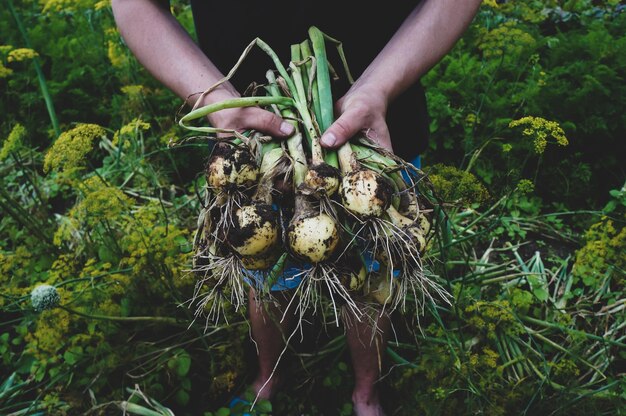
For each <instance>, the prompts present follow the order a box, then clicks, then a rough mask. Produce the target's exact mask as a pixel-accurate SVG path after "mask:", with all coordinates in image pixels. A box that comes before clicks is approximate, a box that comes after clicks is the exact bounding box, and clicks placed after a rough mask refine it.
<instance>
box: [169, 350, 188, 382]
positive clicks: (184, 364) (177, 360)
mask: <svg viewBox="0 0 626 416" xmlns="http://www.w3.org/2000/svg"><path fill="white" fill-rule="evenodd" d="M176 351H177V353H176V355H174V356H173V357H172V358H170V359H169V360H168V362H167V367H168V368H169V369H170V370H172V371H174V373H175V374H176V375H177V376H178V377H180V378H183V377H185V376H186V375H187V373H189V369H190V368H191V356H189V354H188V353H187V352H186V351H185V350H183V349H179V350H176Z"/></svg>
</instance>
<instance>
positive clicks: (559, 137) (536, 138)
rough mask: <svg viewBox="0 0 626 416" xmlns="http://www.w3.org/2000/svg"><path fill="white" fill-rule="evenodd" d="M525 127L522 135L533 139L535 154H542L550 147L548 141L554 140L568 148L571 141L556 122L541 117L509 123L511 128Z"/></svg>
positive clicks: (530, 117)
mask: <svg viewBox="0 0 626 416" xmlns="http://www.w3.org/2000/svg"><path fill="white" fill-rule="evenodd" d="M518 126H524V127H525V128H524V130H523V131H522V134H523V135H524V136H526V137H531V138H532V139H533V146H534V148H535V153H537V154H542V153H543V152H544V151H545V150H546V146H547V145H548V139H553V140H554V142H555V143H556V144H558V145H559V146H567V145H568V144H569V141H568V140H567V137H565V132H564V131H563V129H562V128H561V126H560V125H559V123H557V122H556V121H550V120H546V119H545V118H541V117H532V116H527V117H522V118H520V119H518V120H513V121H511V122H510V123H509V127H510V128H514V127H518Z"/></svg>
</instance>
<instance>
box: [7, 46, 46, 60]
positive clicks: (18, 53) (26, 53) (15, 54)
mask: <svg viewBox="0 0 626 416" xmlns="http://www.w3.org/2000/svg"><path fill="white" fill-rule="evenodd" d="M37 56H39V54H38V53H37V52H35V51H34V50H32V49H29V48H17V49H13V50H12V51H11V52H9V56H8V57H7V61H9V62H22V61H26V60H28V59H33V58H35V57H37Z"/></svg>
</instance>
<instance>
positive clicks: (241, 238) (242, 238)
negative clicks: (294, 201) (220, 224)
mask: <svg viewBox="0 0 626 416" xmlns="http://www.w3.org/2000/svg"><path fill="white" fill-rule="evenodd" d="M256 213H257V214H258V215H259V219H258V221H252V222H250V223H248V224H246V225H245V226H243V227H242V226H241V224H240V223H239V221H234V224H233V226H232V227H231V228H230V229H229V232H228V235H227V238H228V242H229V243H230V245H231V246H233V247H241V246H243V245H244V244H245V243H246V241H248V239H250V238H252V237H253V236H254V231H255V230H256V229H257V228H259V227H261V226H262V225H263V224H265V223H266V222H269V223H270V224H273V225H274V226H276V224H278V214H277V212H276V211H274V210H273V209H272V207H271V206H270V205H267V204H257V205H256Z"/></svg>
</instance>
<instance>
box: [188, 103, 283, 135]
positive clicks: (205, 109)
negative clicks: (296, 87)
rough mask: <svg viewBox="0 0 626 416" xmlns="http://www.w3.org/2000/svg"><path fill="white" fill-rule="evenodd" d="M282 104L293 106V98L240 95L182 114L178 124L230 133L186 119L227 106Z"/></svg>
mask: <svg viewBox="0 0 626 416" xmlns="http://www.w3.org/2000/svg"><path fill="white" fill-rule="evenodd" d="M272 104H277V105H282V106H293V105H294V100H292V99H291V98H287V97H240V98H233V99H230V100H224V101H220V102H218V103H213V104H209V105H206V106H204V107H200V108H197V109H195V110H193V111H191V112H189V113H187V114H186V115H185V116H183V117H182V118H181V119H180V121H179V122H178V124H179V125H180V126H181V127H183V128H185V129H187V130H192V131H200V132H204V133H231V132H233V130H232V129H220V128H215V127H193V126H188V125H187V124H185V122H187V121H191V120H196V119H199V118H202V117H205V116H207V115H209V114H211V113H215V112H217V111H220V110H226V109H228V108H241V107H256V106H267V105H272Z"/></svg>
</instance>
